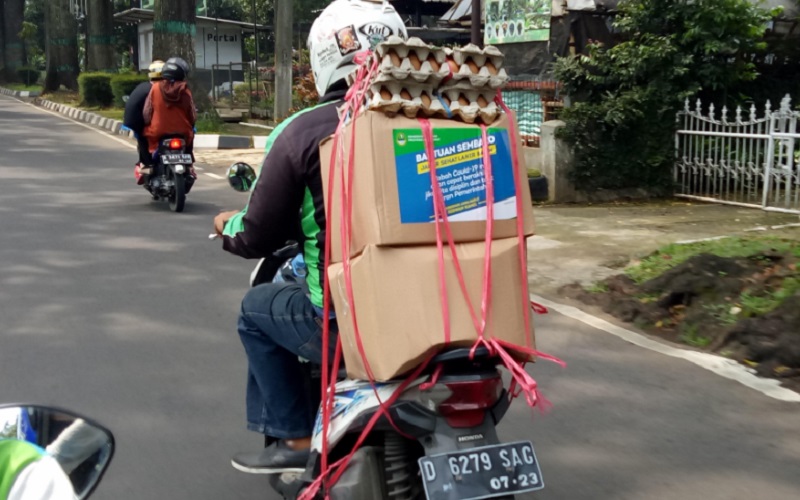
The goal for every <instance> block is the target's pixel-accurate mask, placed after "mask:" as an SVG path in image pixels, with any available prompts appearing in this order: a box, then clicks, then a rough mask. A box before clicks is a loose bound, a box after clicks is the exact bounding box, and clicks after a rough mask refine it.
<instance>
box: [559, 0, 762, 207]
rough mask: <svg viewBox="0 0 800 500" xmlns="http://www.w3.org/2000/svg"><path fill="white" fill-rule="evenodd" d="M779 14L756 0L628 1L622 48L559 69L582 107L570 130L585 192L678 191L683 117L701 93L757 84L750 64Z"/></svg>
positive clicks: (569, 121) (598, 50)
mask: <svg viewBox="0 0 800 500" xmlns="http://www.w3.org/2000/svg"><path fill="white" fill-rule="evenodd" d="M774 14H775V11H772V12H770V11H767V10H764V9H761V8H759V7H757V6H755V5H753V4H752V3H751V2H750V1H749V0H696V1H693V2H687V1H685V0H628V1H625V2H620V4H619V15H618V17H617V19H616V21H615V22H614V24H615V28H616V29H617V31H618V32H619V35H620V36H621V38H622V39H623V41H622V42H621V43H619V44H618V45H616V46H614V47H612V48H605V47H601V46H599V45H592V46H590V49H589V55H588V56H579V57H563V58H560V59H559V60H558V61H557V62H556V68H555V73H556V76H557V78H558V79H559V80H560V81H561V82H563V85H564V90H565V91H566V92H567V93H568V94H569V95H570V96H572V98H573V100H574V101H575V104H574V105H573V106H572V107H570V108H567V109H565V110H564V113H563V115H562V117H561V119H562V120H564V121H565V122H566V126H565V127H564V128H563V129H562V130H561V131H560V135H561V137H563V138H564V139H565V140H566V141H567V142H568V143H569V144H570V145H571V146H572V148H573V150H574V153H575V168H574V169H573V172H572V177H573V179H572V180H573V181H574V183H575V185H576V186H577V187H578V188H579V189H584V190H594V189H600V188H606V189H620V188H639V187H649V188H651V189H653V190H654V191H656V192H658V191H669V190H671V188H672V179H671V172H672V162H673V154H674V151H673V148H674V141H673V135H674V133H675V113H676V112H677V111H678V110H679V109H680V108H681V107H682V105H683V101H684V99H685V98H687V97H689V96H691V95H694V94H695V93H697V92H698V91H700V90H703V89H706V90H714V91H717V90H722V89H725V88H727V87H728V86H730V85H733V84H735V83H737V82H740V81H744V80H752V79H753V78H755V76H756V72H755V66H754V64H753V63H752V62H751V61H750V60H749V59H748V57H747V56H748V54H750V53H752V51H754V50H757V49H759V48H760V47H761V46H762V45H763V44H762V43H761V38H762V36H763V34H764V30H765V26H766V22H767V21H768V20H769V19H770V17H771V16H772V15H774Z"/></svg>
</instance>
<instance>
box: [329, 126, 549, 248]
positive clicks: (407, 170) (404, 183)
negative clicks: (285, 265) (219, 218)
mask: <svg viewBox="0 0 800 500" xmlns="http://www.w3.org/2000/svg"><path fill="white" fill-rule="evenodd" d="M510 119H512V118H511V117H509V116H508V115H506V114H501V115H500V118H498V120H497V121H496V122H495V123H494V124H493V125H492V126H491V127H489V131H488V133H489V134H490V136H489V141H490V148H491V152H490V155H491V157H492V172H493V179H494V186H495V187H494V192H495V204H494V219H495V222H494V228H493V238H495V239H500V238H510V237H513V236H517V223H516V216H517V207H516V199H517V193H516V186H515V183H514V175H513V168H512V160H511V158H512V150H511V143H510V140H512V139H513V140H516V138H512V137H511V135H510V133H509V120H510ZM353 124H355V125H353ZM431 124H432V125H433V132H434V146H435V148H436V155H437V163H436V166H437V176H438V178H439V180H440V184H443V187H442V191H443V194H444V196H445V201H446V203H447V207H448V213H449V219H450V221H451V227H452V231H453V238H454V240H455V241H456V242H459V243H463V242H472V241H482V240H484V239H485V236H486V235H485V233H486V189H485V184H484V179H485V172H484V167H483V160H482V156H483V154H482V149H481V129H480V127H479V126H478V125H470V124H466V123H462V122H458V121H456V120H444V119H432V120H431ZM353 127H355V132H356V138H355V147H354V149H355V154H354V167H353V168H354V179H353V181H352V182H353V187H352V191H353V193H352V204H353V209H352V231H351V233H352V240H351V247H350V255H351V256H355V255H358V254H359V253H361V251H362V250H363V249H364V248H365V247H366V246H367V245H385V246H390V245H394V246H396V245H422V244H433V243H436V228H435V224H434V223H433V221H434V210H433V198H432V190H431V178H430V170H429V169H428V161H427V155H426V154H425V146H424V141H423V138H422V130H421V129H420V123H419V121H417V120H411V119H408V118H406V117H404V116H395V117H393V118H389V117H387V116H386V115H385V114H383V113H380V112H376V111H367V112H365V113H363V114H361V115H359V116H358V117H357V118H356V119H355V120H354V122H351V123H350V124H349V125H348V126H347V128H346V131H345V133H344V134H343V140H341V142H340V144H341V145H342V146H341V149H340V150H342V149H343V154H344V158H345V160H346V159H347V158H348V155H349V149H350V139H351V134H352V131H353ZM333 143H334V140H333V139H332V138H331V139H328V140H327V141H324V142H323V143H322V145H321V149H320V155H321V160H322V180H323V186H324V188H325V190H326V191H327V189H328V176H329V172H330V167H331V165H330V163H331V151H332V148H333ZM519 160H520V165H519V177H520V179H519V185H520V186H521V190H522V192H521V193H519V195H520V196H521V203H522V206H523V214H524V233H525V235H526V236H530V235H532V234H533V231H534V222H533V210H532V208H531V198H530V191H529V188H528V180H527V170H526V168H525V164H524V158H523V157H522V155H521V154H520V158H519ZM339 165H346V161H345V162H342V163H337V170H336V172H335V174H336V175H335V182H336V185H335V188H334V195H335V196H334V204H333V211H332V214H328V216H329V217H330V218H331V223H332V224H333V225H332V234H331V235H330V236H331V237H332V242H331V243H332V260H331V261H332V262H341V261H342V249H341V233H340V225H341V205H340V203H339V202H340V200H339V198H341V186H342V182H341V177H340V175H341V170H342V169H341V168H340V167H339ZM345 172H346V168H345ZM348 182H349V180H348ZM325 196H326V205H325V206H326V207H327V206H328V205H327V203H328V201H327V199H328V197H329V196H330V194H329V193H327V192H326V193H325Z"/></svg>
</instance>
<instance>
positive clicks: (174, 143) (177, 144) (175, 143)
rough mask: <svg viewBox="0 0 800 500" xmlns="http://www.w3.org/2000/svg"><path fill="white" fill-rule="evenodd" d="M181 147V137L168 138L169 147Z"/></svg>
mask: <svg viewBox="0 0 800 500" xmlns="http://www.w3.org/2000/svg"><path fill="white" fill-rule="evenodd" d="M182 147H183V140H182V139H170V140H169V149H181V148H182Z"/></svg>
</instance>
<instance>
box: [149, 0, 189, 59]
mask: <svg viewBox="0 0 800 500" xmlns="http://www.w3.org/2000/svg"><path fill="white" fill-rule="evenodd" d="M196 8H197V7H196V0H156V2H155V6H154V12H155V19H154V22H153V59H161V60H163V61H166V60H167V59H169V58H170V57H181V58H183V59H185V60H186V62H188V63H189V65H191V66H192V68H194V59H195V57H194V56H195V54H194V38H195V34H196V31H197V28H196V27H195V17H196V16H197V14H196Z"/></svg>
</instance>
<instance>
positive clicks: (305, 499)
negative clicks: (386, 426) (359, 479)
mask: <svg viewBox="0 0 800 500" xmlns="http://www.w3.org/2000/svg"><path fill="white" fill-rule="evenodd" d="M431 359H433V355H431V356H429V357H428V358H427V359H426V360H425V361H424V362H423V363H422V364H420V365H419V366H418V367H417V369H416V370H414V373H412V374H411V375H410V376H409V377H408V378H406V379H405V380H404V381H403V382H402V383H401V384H400V385H399V386H398V387H397V389H396V390H395V391H394V392H393V393H392V395H391V396H390V397H389V398H388V399H387V400H386V402H385V404H382V405H381V406H380V407H379V408H378V411H377V412H375V414H374V415H373V416H372V418H370V419H369V422H367V425H366V426H365V427H364V430H363V431H362V432H361V435H360V436H359V437H358V440H357V441H356V444H355V445H354V446H353V449H352V450H351V451H350V453H349V454H348V455H347V456H345V457H344V458H342V459H340V460H338V461H337V462H335V463H334V464H333V465H331V466H330V467H326V468H323V469H322V471H321V472H320V475H319V477H317V478H316V479H315V480H314V482H313V483H311V485H310V486H309V487H308V488H306V489H305V490H304V491H303V493H302V494H301V495H300V496H299V497H298V500H313V499H314V497H315V496H316V495H317V493H318V492H319V491H320V489H321V488H322V486H323V484H324V483H325V481H326V479H327V478H328V477H330V481H328V482H329V484H331V485H333V484H336V481H338V480H339V479H340V478H341V476H342V474H344V471H345V470H347V465H348V464H349V463H350V460H352V459H353V456H354V455H355V453H356V451H358V449H359V448H360V447H361V445H362V444H364V441H365V440H366V439H367V436H369V433H370V432H372V429H373V428H374V427H375V425H376V424H377V423H378V420H379V419H380V418H381V417H382V416H384V415H386V416H389V412H388V408H389V407H391V405H393V404H394V403H395V401H397V399H398V398H399V397H400V395H401V394H403V393H404V392H405V390H406V389H407V388H408V386H409V385H411V383H412V382H413V381H414V380H416V379H417V378H419V376H420V375H421V374H422V372H423V371H425V368H427V366H428V364H429V363H430V361H431ZM334 471H335V473H334ZM331 474H332V475H331ZM325 498H328V495H327V494H326V495H325Z"/></svg>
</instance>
